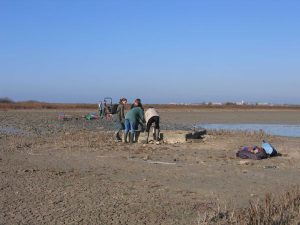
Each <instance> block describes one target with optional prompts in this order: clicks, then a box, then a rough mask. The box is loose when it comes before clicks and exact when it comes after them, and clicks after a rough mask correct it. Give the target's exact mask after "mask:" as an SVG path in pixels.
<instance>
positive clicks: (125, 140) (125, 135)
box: [123, 132, 128, 143]
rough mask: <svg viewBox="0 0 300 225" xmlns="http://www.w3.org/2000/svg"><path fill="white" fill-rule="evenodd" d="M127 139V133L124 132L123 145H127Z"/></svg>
mask: <svg viewBox="0 0 300 225" xmlns="http://www.w3.org/2000/svg"><path fill="white" fill-rule="evenodd" d="M127 137H128V132H124V140H123V142H124V143H128V141H127Z"/></svg>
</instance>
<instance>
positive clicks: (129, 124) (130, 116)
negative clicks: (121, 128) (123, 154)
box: [124, 107, 144, 143]
mask: <svg viewBox="0 0 300 225" xmlns="http://www.w3.org/2000/svg"><path fill="white" fill-rule="evenodd" d="M143 122H144V111H143V110H142V109H141V107H133V108H132V109H130V110H129V111H128V112H127V113H126V115H125V132H124V142H125V143H126V142H127V137H128V134H129V132H130V136H129V142H130V143H133V142H135V141H137V137H136V130H137V128H138V124H139V123H143Z"/></svg>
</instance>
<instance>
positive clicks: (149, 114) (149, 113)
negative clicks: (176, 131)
mask: <svg viewBox="0 0 300 225" xmlns="http://www.w3.org/2000/svg"><path fill="white" fill-rule="evenodd" d="M145 120H146V124H147V127H146V132H147V139H146V143H148V139H149V132H150V128H151V126H152V124H153V123H154V130H153V138H154V140H155V141H159V132H160V128H159V115H158V113H157V111H156V110H155V108H153V107H152V106H150V107H149V109H147V110H146V112H145Z"/></svg>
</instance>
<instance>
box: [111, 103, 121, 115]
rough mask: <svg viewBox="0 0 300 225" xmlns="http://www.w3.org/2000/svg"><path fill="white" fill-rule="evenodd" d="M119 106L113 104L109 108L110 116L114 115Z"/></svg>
mask: <svg viewBox="0 0 300 225" xmlns="http://www.w3.org/2000/svg"><path fill="white" fill-rule="evenodd" d="M118 106H119V104H113V105H112V107H111V112H110V113H111V114H116V113H117V109H118Z"/></svg>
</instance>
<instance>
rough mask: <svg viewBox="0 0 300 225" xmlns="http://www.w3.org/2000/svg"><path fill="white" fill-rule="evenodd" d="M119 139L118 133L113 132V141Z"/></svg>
mask: <svg viewBox="0 0 300 225" xmlns="http://www.w3.org/2000/svg"><path fill="white" fill-rule="evenodd" d="M119 139H120V137H119V132H118V131H115V132H114V141H119Z"/></svg>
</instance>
